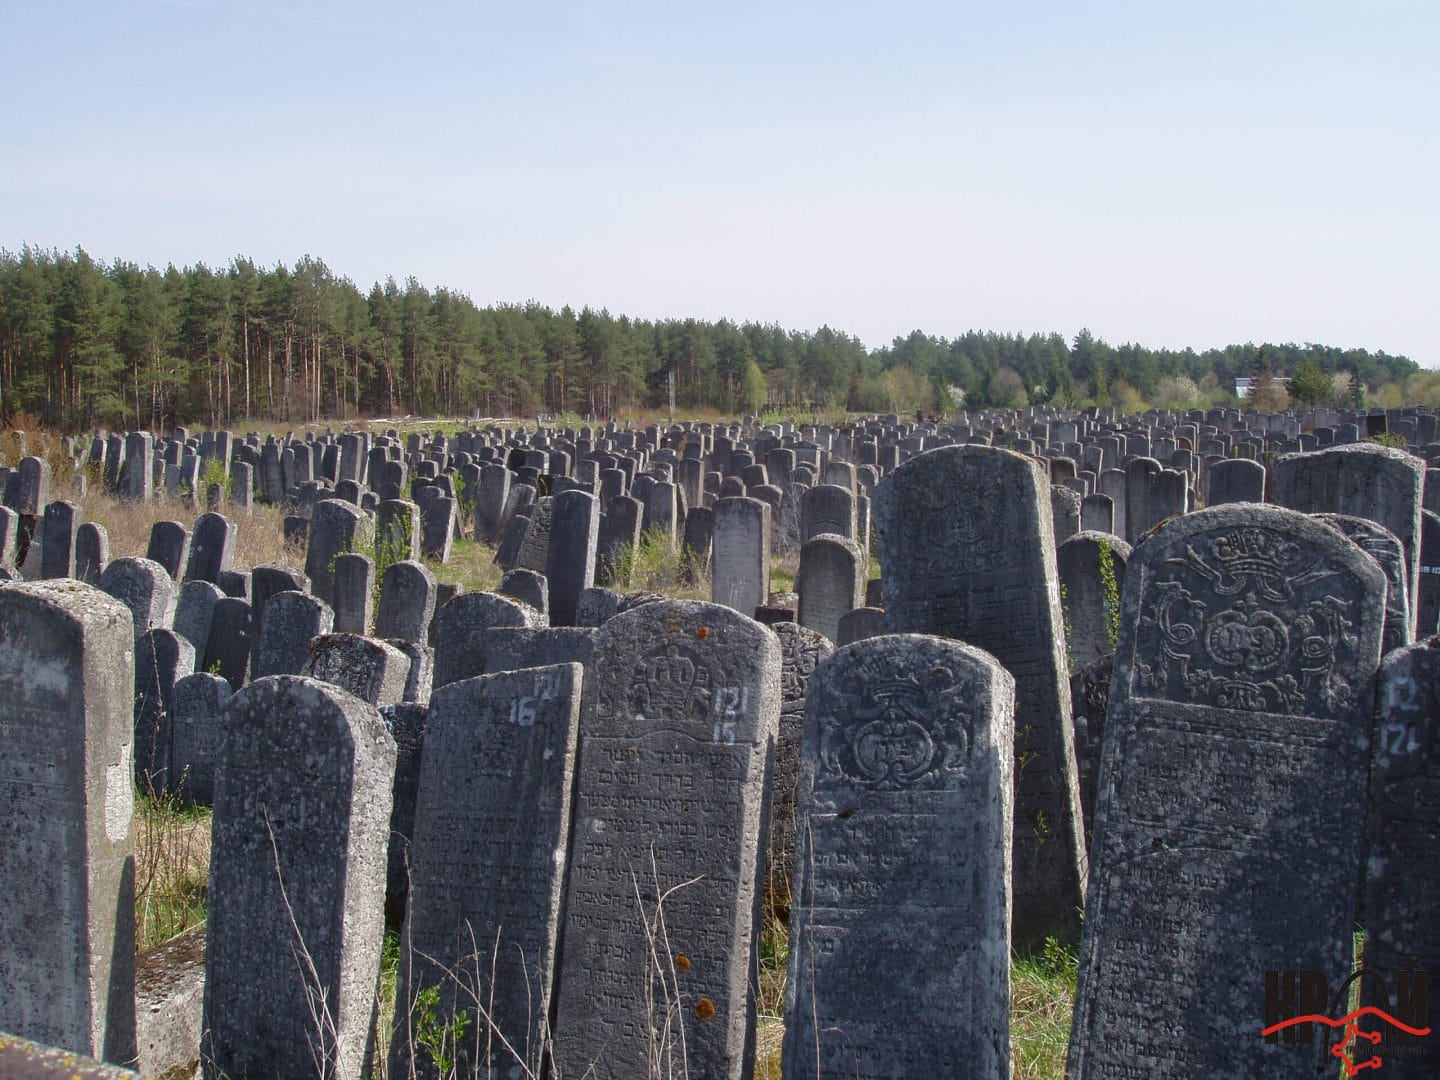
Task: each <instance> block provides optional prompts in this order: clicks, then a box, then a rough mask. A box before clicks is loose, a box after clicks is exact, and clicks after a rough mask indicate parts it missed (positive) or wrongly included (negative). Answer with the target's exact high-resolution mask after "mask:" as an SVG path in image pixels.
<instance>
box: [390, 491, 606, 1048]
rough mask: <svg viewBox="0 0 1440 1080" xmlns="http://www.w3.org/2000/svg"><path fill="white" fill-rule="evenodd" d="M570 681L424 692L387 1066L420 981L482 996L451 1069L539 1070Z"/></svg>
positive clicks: (575, 675) (576, 705)
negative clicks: (481, 1008)
mask: <svg viewBox="0 0 1440 1080" xmlns="http://www.w3.org/2000/svg"><path fill="white" fill-rule="evenodd" d="M567 494H568V493H567ZM562 497H563V496H562ZM580 689H581V669H580V667H579V665H577V664H564V665H556V666H552V667H542V668H529V669H526V670H523V671H510V672H502V673H500V674H497V675H486V676H482V677H481V678H478V679H466V680H464V681H462V682H458V683H452V684H450V685H449V686H447V687H445V688H444V689H442V690H440V691H439V692H437V693H436V694H435V696H434V697H433V698H432V699H431V702H430V716H429V719H428V720H427V722H426V727H425V740H424V748H423V750H422V754H423V764H422V766H421V784H420V791H419V795H418V798H417V800H416V805H415V831H414V837H413V839H412V841H411V843H410V876H411V887H410V900H409V904H408V906H407V917H406V925H405V932H404V934H403V935H402V936H401V940H402V947H401V957H400V968H399V970H400V972H401V974H400V977H399V982H398V985H397V988H396V1001H397V1002H398V1003H399V1004H398V1005H397V1009H396V1013H397V1023H396V1034H395V1037H394V1039H393V1040H392V1041H391V1057H390V1074H391V1075H392V1076H408V1075H410V1070H411V1069H412V1068H414V1067H415V1066H416V1065H417V1064H419V1062H418V1061H417V1057H419V1056H423V1054H424V1051H423V1050H420V1049H419V1048H418V1046H417V1043H418V1040H417V1038H416V1037H415V1036H416V1034H417V1024H416V1017H415V1015H414V1014H415V1004H414V1003H415V999H416V997H417V996H418V995H419V994H420V992H421V991H422V989H423V988H425V987H427V986H434V987H437V988H439V990H440V1004H439V1007H438V1009H437V1010H436V1011H437V1012H438V1013H439V1014H440V1015H444V1016H449V1015H453V1014H454V1013H455V1012H456V1011H457V1010H459V1009H463V1008H466V1007H467V1005H469V1006H470V1007H471V1008H473V1002H476V1001H479V1002H484V1003H485V1010H486V1014H487V1015H486V1017H485V1018H484V1019H482V1020H480V1021H479V1022H478V1023H476V1024H475V1025H474V1029H473V1030H472V1031H471V1032H470V1033H469V1035H468V1037H467V1038H465V1039H463V1040H462V1041H461V1044H460V1045H459V1046H458V1047H457V1048H456V1053H455V1059H456V1066H457V1068H458V1070H459V1073H460V1074H461V1075H466V1076H469V1075H492V1072H491V1070H495V1072H496V1073H498V1074H499V1075H502V1076H503V1075H520V1074H521V1073H520V1070H521V1069H523V1068H529V1069H532V1070H533V1071H534V1073H536V1074H538V1072H539V1071H540V1069H541V1066H542V1062H543V1056H544V1055H543V1049H544V1045H545V1041H544V1040H545V1036H546V1035H547V1034H548V1032H547V1030H546V1028H547V1026H548V1025H547V1018H548V1016H549V1013H550V1000H551V994H552V993H553V990H554V986H555V948H556V937H557V934H558V931H559V915H560V897H561V886H562V884H563V882H564V878H565V854H566V850H567V848H568V846H569V839H570V835H569V834H570V800H571V787H572V780H573V776H574V767H575V746H576V740H577V736H578V732H579V721H580ZM497 1033H498V1035H499V1036H500V1037H497ZM502 1038H503V1042H502ZM417 1050H418V1054H417Z"/></svg>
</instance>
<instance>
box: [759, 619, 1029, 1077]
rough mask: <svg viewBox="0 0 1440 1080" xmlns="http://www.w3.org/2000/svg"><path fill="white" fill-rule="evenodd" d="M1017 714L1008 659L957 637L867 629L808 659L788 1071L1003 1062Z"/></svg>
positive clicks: (911, 1069) (935, 1073)
mask: <svg viewBox="0 0 1440 1080" xmlns="http://www.w3.org/2000/svg"><path fill="white" fill-rule="evenodd" d="M1014 717H1015V683H1014V680H1013V679H1012V678H1011V677H1010V675H1009V673H1008V672H1006V671H1005V669H1004V668H1002V667H1001V666H1000V665H999V664H998V663H996V661H995V660H994V658H993V657H991V656H989V655H988V654H986V653H983V652H981V651H980V650H979V649H974V648H971V647H969V646H967V645H961V644H959V643H958V642H953V641H946V640H943V639H941V638H935V637H926V636H922V635H915V634H906V635H898V636H887V637H878V638H870V639H868V640H866V641H862V642H859V643H858V644H855V645H852V646H849V647H848V648H845V649H842V650H840V651H839V652H837V653H836V654H835V655H834V656H832V657H830V658H829V659H828V660H825V661H823V662H822V663H821V664H820V666H819V667H818V668H817V669H816V671H815V674H814V676H813V677H812V678H811V681H810V689H809V693H808V695H807V701H806V707H805V738H804V743H803V747H802V750H801V755H800V769H801V772H800V784H799V789H798V792H797V796H796V802H797V807H798V818H797V824H796V835H797V837H798V839H797V842H796V843H797V848H798V850H797V853H796V858H795V905H794V907H793V908H792V909H791V915H790V935H791V936H790V959H789V973H788V977H787V979H786V989H785V1044H784V1051H783V1055H782V1060H781V1070H782V1072H783V1073H784V1075H785V1076H787V1077H795V1078H808V1077H814V1078H816V1080H818V1078H820V1077H839V1076H894V1075H904V1076H915V1077H921V1076H924V1077H941V1076H987V1077H1008V1076H1009V1075H1010V1069H1011V1062H1010V993H1009V989H1010V834H1011V822H1010V814H1011V798H1012V783H1013V781H1012V776H1011V773H1012V771H1013V766H1014V761H1013V756H1012V755H1013V741H1014ZM882 957H883V958H885V959H884V960H883V961H882V959H881V958H882ZM879 970H884V971H885V972H886V976H885V981H884V987H883V989H881V988H880V987H879V986H877V984H876V973H877V971H879Z"/></svg>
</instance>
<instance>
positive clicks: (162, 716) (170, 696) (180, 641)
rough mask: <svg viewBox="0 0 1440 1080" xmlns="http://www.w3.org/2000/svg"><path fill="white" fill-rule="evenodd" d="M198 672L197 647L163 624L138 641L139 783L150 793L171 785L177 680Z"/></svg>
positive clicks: (137, 747)
mask: <svg viewBox="0 0 1440 1080" xmlns="http://www.w3.org/2000/svg"><path fill="white" fill-rule="evenodd" d="M194 671H195V646H194V645H192V644H190V642H189V641H188V640H186V639H185V638H183V637H181V636H180V635H179V634H177V633H175V631H173V630H166V629H165V628H164V627H159V628H156V629H154V630H148V631H146V632H145V633H143V634H141V635H140V639H139V640H138V641H137V642H136V643H135V782H136V783H137V784H139V785H140V790H141V791H142V792H145V793H146V794H149V795H152V796H153V795H159V794H160V793H162V792H163V791H165V790H166V788H167V787H168V786H169V780H168V774H169V771H170V741H171V732H172V730H173V721H174V717H175V683H176V681H177V680H179V679H183V678H184V677H185V676H186V675H189V674H192V673H193V672H194Z"/></svg>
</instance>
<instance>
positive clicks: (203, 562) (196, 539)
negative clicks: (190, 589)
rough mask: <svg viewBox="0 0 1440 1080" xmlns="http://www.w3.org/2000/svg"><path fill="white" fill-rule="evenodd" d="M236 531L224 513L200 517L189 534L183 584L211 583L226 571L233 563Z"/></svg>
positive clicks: (233, 524)
mask: <svg viewBox="0 0 1440 1080" xmlns="http://www.w3.org/2000/svg"><path fill="white" fill-rule="evenodd" d="M237 531H238V529H237V527H236V525H235V523H234V522H233V521H231V520H230V519H229V518H227V517H226V516H225V515H224V514H213V513H212V514H202V515H201V516H200V517H199V519H197V520H196V522H195V529H194V531H192V532H191V534H190V559H189V562H188V563H187V564H186V567H185V580H186V581H213V582H215V583H217V584H218V583H219V581H220V575H221V574H222V573H223V572H224V571H226V570H229V569H230V567H231V564H232V563H233V562H234V561H235V536H236V533H237Z"/></svg>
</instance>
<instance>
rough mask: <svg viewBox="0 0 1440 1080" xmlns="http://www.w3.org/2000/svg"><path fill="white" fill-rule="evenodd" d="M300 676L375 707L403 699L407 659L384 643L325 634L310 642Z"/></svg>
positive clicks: (394, 648)
mask: <svg viewBox="0 0 1440 1080" xmlns="http://www.w3.org/2000/svg"><path fill="white" fill-rule="evenodd" d="M301 674H303V675H308V676H310V677H311V678H312V679H320V680H321V681H322V682H327V683H330V684H331V685H333V686H338V687H340V689H342V690H344V691H345V692H346V693H350V694H354V695H355V696H356V697H358V698H359V699H360V700H361V701H364V702H366V703H368V704H370V705H374V706H376V707H377V708H380V707H383V706H385V705H396V704H399V703H400V702H401V701H403V700H405V683H406V680H407V679H408V677H409V675H410V658H409V657H408V656H406V655H405V654H404V653H403V652H401V651H400V650H399V649H397V648H396V647H395V646H394V645H391V644H389V643H387V642H384V641H376V640H375V639H374V638H368V637H362V636H361V635H359V634H325V635H323V636H321V637H317V638H316V639H315V640H314V641H312V642H311V643H310V659H309V660H308V661H307V662H306V664H305V669H304V671H302V672H301Z"/></svg>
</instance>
